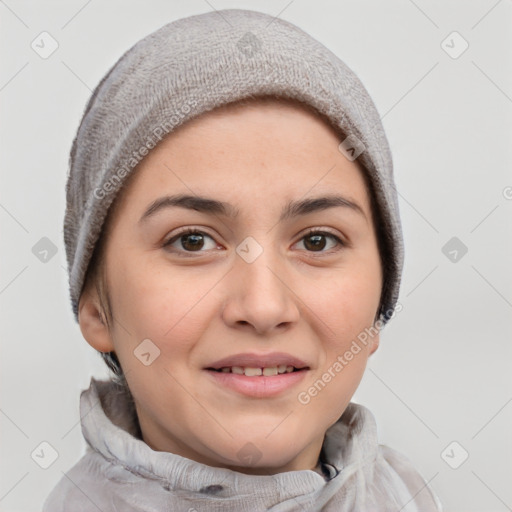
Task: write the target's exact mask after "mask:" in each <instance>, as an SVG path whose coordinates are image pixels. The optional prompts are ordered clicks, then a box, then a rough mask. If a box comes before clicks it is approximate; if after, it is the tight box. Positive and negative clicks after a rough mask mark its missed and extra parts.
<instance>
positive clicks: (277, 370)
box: [206, 364, 309, 377]
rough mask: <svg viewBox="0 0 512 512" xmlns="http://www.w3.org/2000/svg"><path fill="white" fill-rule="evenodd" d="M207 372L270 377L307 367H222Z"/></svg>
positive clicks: (283, 365)
mask: <svg viewBox="0 0 512 512" xmlns="http://www.w3.org/2000/svg"><path fill="white" fill-rule="evenodd" d="M206 369H207V370H209V371H213V372H217V373H234V374H236V375H245V376H246V377H261V376H262V377H272V376H275V375H283V374H286V373H294V372H300V371H303V370H308V369H309V368H308V367H304V368H296V367H295V366H290V365H285V364H281V365H279V366H270V367H264V368H263V367H250V366H246V367H243V366H224V367H222V368H206Z"/></svg>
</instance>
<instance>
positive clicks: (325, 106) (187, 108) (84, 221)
mask: <svg viewBox="0 0 512 512" xmlns="http://www.w3.org/2000/svg"><path fill="white" fill-rule="evenodd" d="M261 95H277V96H281V97H285V98H292V99H296V100H299V101H302V102H304V103H308V104H310V105H311V106H313V107H315V108H316V109H317V110H318V111H320V112H321V113H323V114H325V115H326V116H327V117H328V118H329V119H330V120H331V121H332V122H333V124H334V125H335V126H337V127H339V128H340V129H341V130H342V131H343V133H344V134H346V136H347V139H346V140H344V141H343V143H342V145H341V146H340V148H341V149H340V151H342V152H343V153H344V154H345V156H346V157H347V158H349V159H354V158H356V157H357V159H358V161H359V162H360V163H361V164H362V165H363V166H364V167H365V168H366V169H367V171H368V174H369V176H370V180H371V183H372V184H373V188H374V190H375V195H376V200H377V206H378V211H379V214H380V219H379V222H380V223H381V226H382V229H383V232H384V234H385V249H384V250H385V256H386V259H387V265H386V269H385V285H384V290H383V296H382V299H381V308H380V313H381V315H383V318H384V320H385V319H387V317H389V316H390V315H391V313H392V311H393V308H394V306H395V304H396V301H397V298H398V293H399V286H400V276H401V272H402V265H403V243H402V231H401V225H400V218H399V213H398V201H397V193H396V190H395V185H394V180H393V165H392V158H391V152H390V149H389V145H388V142H387V139H386V136H385V133H384V130H383V127H382V123H381V121H380V117H379V114H378V113H377V110H376V108H375V106H374V103H373V101H372V100H371V98H370V96H369V94H368V92H367V91H366V89H365V87H364V86H363V84H362V83H361V81H360V80H359V79H358V78H357V77H356V75H355V74H354V73H353V72H352V71H351V70H350V69H349V68H348V67H347V66H346V65H345V64H344V62H342V61H341V60H340V59H339V58H338V57H337V56H336V55H334V54H333V53H332V52H331V51H330V50H328V49H327V48H326V47H325V46H323V45H322V44H320V43H319V42H318V41H317V40H315V39H314V38H312V37H311V36H310V35H308V34H307V33H305V32H304V31H303V30H301V29H299V28H298V27H296V26H295V25H293V24H291V23H289V22H286V21H283V20H281V19H279V18H273V17H271V16H269V15H267V14H263V13H260V12H255V11H248V10H239V9H229V10H223V11H214V12H209V13H206V14H200V15H197V16H191V17H188V18H184V19H180V20H177V21H175V22H172V23H169V24H167V25H165V26H163V27H162V28H160V29H159V30H157V31H156V32H154V33H152V34H150V35H148V36H147V37H145V38H144V39H142V40H141V41H139V42H138V43H137V44H135V46H133V47H132V48H131V49H130V50H128V51H127V52H126V53H125V54H124V55H123V56H122V57H121V58H120V59H119V60H118V62H117V63H116V64H115V65H114V66H113V67H112V68H111V69H110V71H109V72H108V73H107V74H106V76H105V77H104V78H103V79H102V81H101V82H100V84H99V85H98V86H97V87H96V89H95V90H94V92H93V94H92V96H91V99H90V100H89V103H88V105H87V107H86V110H85V113H84V116H83V119H82V121H81V124H80V127H79V129H78V132H77V135H76V137H75V140H74V142H73V147H72V151H71V155H70V172H69V176H68V181H67V187H66V193H67V209H66V214H65V220H64V242H65V246H66V252H67V261H68V270H69V286H70V294H71V303H72V308H73V313H74V315H75V319H76V320H77V321H78V301H79V298H80V294H81V291H82V287H83V284H84V278H85V274H86V271H87V268H88V265H89V262H90V259H91V256H92V253H93V250H94V247H95V245H96V243H97V241H98V238H99V235H100V232H101V229H102V226H103V224H104V221H105V219H106V215H107V213H108V210H109V207H110V205H111V204H112V202H113V200H114V199H115V197H116V195H117V194H118V192H119V190H120V189H121V187H122V186H123V184H124V183H125V182H126V178H127V177H128V176H129V175H130V173H131V172H132V171H133V169H134V168H135V167H136V165H137V164H138V163H139V162H140V161H141V160H142V158H143V157H144V156H145V155H146V154H147V153H148V151H150V150H151V149H152V148H153V147H154V146H155V145H156V144H157V143H158V142H159V141H160V140H161V139H162V138H163V137H164V136H165V135H166V134H167V133H170V132H172V131H173V130H174V129H175V128H176V127H178V126H180V125H182V124H183V123H185V122H187V121H188V120H190V119H192V118H194V117H196V116H198V115H200V114H202V113H204V112H207V111H210V110H212V109H214V108H216V107H219V106H221V105H224V104H227V103H230V102H233V101H236V100H239V99H242V98H245V97H251V96H261ZM359 153H360V154H359Z"/></svg>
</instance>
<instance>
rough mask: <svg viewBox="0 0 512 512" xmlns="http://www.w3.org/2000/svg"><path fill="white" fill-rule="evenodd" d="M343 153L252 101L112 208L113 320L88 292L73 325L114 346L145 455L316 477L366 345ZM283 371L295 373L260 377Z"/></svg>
mask: <svg viewBox="0 0 512 512" xmlns="http://www.w3.org/2000/svg"><path fill="white" fill-rule="evenodd" d="M339 142H340V141H339V140H338V138H337V136H336V135H335V134H334V133H333V132H332V131H331V129H330V128H329V127H328V126H327V125H326V124H325V123H324V122H323V121H322V120H321V119H320V118H317V117H316V116H314V115H313V114H311V113H309V112H308V111H305V110H303V109H302V108H299V107H297V106H293V105H289V104H280V103H277V102H274V101H270V102H259V103H257V104H255V105H251V106H243V107H238V108H222V109H220V110H218V111H216V112H214V113H209V114H206V115H203V116H202V117H200V118H197V119H196V120H194V121H192V122H189V123H188V124H187V125H185V126H184V127H182V129H180V130H179V131H177V132H175V133H173V134H172V135H170V136H168V137H167V138H166V139H164V140H163V141H162V143H161V144H160V145H159V146H157V147H156V148H155V149H154V150H152V151H151V152H150V153H149V155H148V156H147V157H146V158H145V159H144V160H143V161H142V162H141V164H139V167H138V169H137V172H136V174H135V175H134V176H133V178H134V179H133V180H131V181H130V182H129V184H128V186H127V188H126V189H125V191H124V192H123V195H122V196H120V198H119V199H120V201H119V202H118V203H117V204H116V208H115V209H114V211H113V212H112V213H111V214H112V218H111V230H110V235H109V237H108V239H107V245H106V253H105V254H106V274H107V283H108V288H109V294H110V299H111V305H112V314H113V325H112V326H111V329H110V330H109V329H107V327H106V326H105V325H104V324H102V323H101V324H100V321H99V320H98V316H97V315H95V314H93V313H94V308H95V307H96V306H97V298H94V294H92V295H91V294H84V295H83V296H82V299H81V304H80V325H81V329H82V332H83V334H84V337H85V338H86V339H87V341H88V342H89V343H90V344H91V345H92V346H94V347H95V348H96V349H98V350H101V351H110V350H115V352H116V354H117V356H118V358H119V361H120V363H121V366H122V368H123V370H124V373H125V374H126V379H127V381H128V384H129V387H130V390H131V392H132V394H133V397H134V399H135V404H136V409H137V413H138V418H139V423H140V426H141V431H142V434H143V439H144V441H145V442H146V443H147V444H148V445H149V446H150V447H151V448H153V449H154V450H157V451H168V452H172V453H175V454H178V455H181V456H184V457H188V458H190V459H193V460H196V461H198V462H202V463H204V464H208V465H210V466H218V467H227V468H231V469H235V470H237V471H241V472H245V473H253V474H264V473H272V474H273V473H278V472H282V471H289V470H300V469H312V468H313V467H315V465H316V463H317V460H318V456H319V453H320V449H321V447H322V443H323V438H324V434H325V431H326V430H327V428H329V427H330V426H331V425H332V424H333V423H335V422H336V420H337V419H338V418H339V417H340V415H341V414H342V413H343V411H344V410H345V408H346V406H347V405H348V403H349V401H350V399H351V397H352V395H353V393H354V391H355V390H356V388H357V386H358V384H359V382H360V380H361V377H362V375H363V372H364V369H365V366H366V362H367V359H368V357H369V355H370V354H371V353H372V352H373V351H374V350H375V349H376V348H377V346H378V334H376V335H375V336H373V337H370V338H369V339H368V341H367V342H366V343H365V344H362V343H359V345H358V348H359V350H357V349H356V348H355V345H354V343H353V342H354V340H356V341H357V337H358V335H360V334H361V333H363V332H365V329H368V328H370V327H371V326H372V325H373V321H374V319H375V315H376V312H377V309H378V306H379V299H380V291H381V285H382V275H381V267H380V259H379V252H378V246H377V240H376V234H375V229H374V225H373V223H372V216H371V209H370V201H369V196H368V193H367V190H366V187H365V181H364V178H363V176H362V172H361V170H360V168H359V166H358V164H357V163H356V162H355V161H354V162H351V161H349V160H348V159H347V158H345V157H344V156H343V154H342V153H341V152H340V151H339V149H338V145H339ZM166 198H168V199H166ZM84 305H85V307H84ZM347 351H348V352H351V354H352V356H351V357H350V355H349V354H348V355H347V356H345V354H346V353H347ZM277 353H279V354H277ZM276 354H277V355H276ZM237 356H240V357H241V359H233V358H235V357H237ZM251 357H252V358H253V359H251ZM292 358H295V359H292ZM222 360H224V361H222ZM286 366H294V367H296V368H297V369H300V368H302V369H301V370H300V371H293V372H291V373H284V374H279V373H278V375H274V374H275V372H276V369H275V368H276V367H277V372H279V371H283V367H284V368H286ZM220 367H224V368H225V369H224V370H223V371H222V370H220V371H215V370H213V369H212V368H216V369H219V368H220ZM233 367H234V370H232V368H233ZM240 367H242V369H240ZM262 367H265V368H266V370H265V373H264V374H263V375H261V376H255V375H251V372H253V373H259V371H260V370H254V371H253V370H252V369H254V368H262ZM226 368H228V369H226ZM247 368H249V370H247ZM251 368H252V369H251ZM240 373H243V374H242V375H241V374H240ZM246 373H247V374H249V375H246Z"/></svg>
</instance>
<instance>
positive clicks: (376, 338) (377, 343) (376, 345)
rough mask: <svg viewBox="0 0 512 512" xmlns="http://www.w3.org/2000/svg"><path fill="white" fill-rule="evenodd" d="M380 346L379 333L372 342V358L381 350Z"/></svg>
mask: <svg viewBox="0 0 512 512" xmlns="http://www.w3.org/2000/svg"><path fill="white" fill-rule="evenodd" d="M379 344H380V333H377V334H376V335H375V336H372V338H371V342H370V354H369V355H370V356H371V355H372V354H373V353H374V352H375V351H376V350H377V349H378V348H379Z"/></svg>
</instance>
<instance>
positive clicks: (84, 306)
mask: <svg viewBox="0 0 512 512" xmlns="http://www.w3.org/2000/svg"><path fill="white" fill-rule="evenodd" d="M78 322H79V324H80V330H81V331H82V335H83V337H84V338H85V340H86V341H87V343H89V345H91V347H93V348H95V349H96V350H98V351H100V352H111V351H113V350H114V345H113V343H112V339H111V337H110V331H109V328H108V325H107V322H106V321H105V318H104V315H103V312H102V308H101V307H100V303H99V300H98V297H97V294H96V293H94V292H92V293H90V292H89V293H88V292H84V293H83V294H82V296H81V297H80V301H79V304H78Z"/></svg>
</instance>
